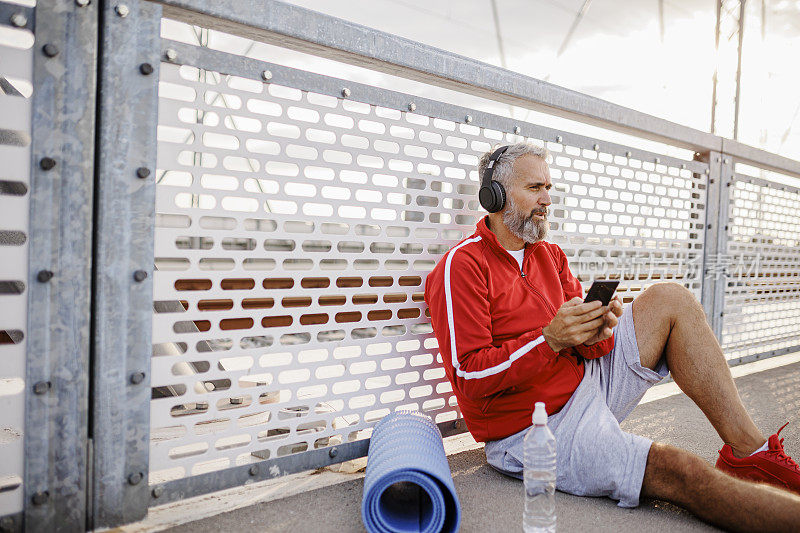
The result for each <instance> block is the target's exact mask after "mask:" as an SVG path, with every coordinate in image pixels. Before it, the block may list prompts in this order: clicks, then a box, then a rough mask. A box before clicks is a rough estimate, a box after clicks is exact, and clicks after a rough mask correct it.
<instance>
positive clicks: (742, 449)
mask: <svg viewBox="0 0 800 533" xmlns="http://www.w3.org/2000/svg"><path fill="white" fill-rule="evenodd" d="M766 443H767V440H766V439H763V440H761V442H759V443H758V444H755V443H750V444H749V445H734V444H731V451H732V452H733V456H734V457H736V458H737V459H743V458H745V457H748V456H750V455H752V454H753V453H754V452H755V451H756V450H758V449H759V448H761V447H762V446H764V445H765V444H766Z"/></svg>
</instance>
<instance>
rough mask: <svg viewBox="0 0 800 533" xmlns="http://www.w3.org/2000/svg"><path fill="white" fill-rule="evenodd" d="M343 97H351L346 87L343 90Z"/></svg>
mask: <svg viewBox="0 0 800 533" xmlns="http://www.w3.org/2000/svg"><path fill="white" fill-rule="evenodd" d="M342 96H344V97H345V98H347V97H348V96H350V89H348V88H347V87H345V88H344V89H342Z"/></svg>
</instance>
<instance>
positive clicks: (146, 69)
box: [139, 63, 153, 76]
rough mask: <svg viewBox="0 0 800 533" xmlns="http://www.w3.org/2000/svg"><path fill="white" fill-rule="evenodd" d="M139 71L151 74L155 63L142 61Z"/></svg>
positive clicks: (146, 74)
mask: <svg viewBox="0 0 800 533" xmlns="http://www.w3.org/2000/svg"><path fill="white" fill-rule="evenodd" d="M139 72H141V73H142V74H144V75H145V76H149V75H150V74H152V73H153V65H151V64H150V63H142V64H141V65H139Z"/></svg>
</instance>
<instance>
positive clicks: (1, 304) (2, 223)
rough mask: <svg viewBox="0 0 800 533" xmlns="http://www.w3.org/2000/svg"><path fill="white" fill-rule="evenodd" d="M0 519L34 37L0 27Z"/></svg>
mask: <svg viewBox="0 0 800 533" xmlns="http://www.w3.org/2000/svg"><path fill="white" fill-rule="evenodd" d="M0 31H2V32H6V33H5V36H6V37H7V36H9V35H12V36H13V38H14V41H12V42H17V43H19V45H20V47H19V48H18V47H11V46H7V45H0V57H2V61H1V62H0V161H2V162H3V168H2V171H0V457H1V458H2V460H0V516H4V515H8V514H13V513H17V512H19V511H22V495H23V494H22V480H23V429H24V427H25V350H26V341H25V337H26V331H27V314H28V305H27V291H26V281H25V280H26V279H27V277H28V228H29V224H28V209H29V205H30V200H29V194H28V191H29V189H30V157H31V156H30V138H31V137H30V132H31V105H30V95H31V88H32V87H31V78H32V66H33V61H32V52H31V46H32V45H33V35H32V34H31V33H30V32H28V31H26V30H11V29H10V28H6V27H5V26H0Z"/></svg>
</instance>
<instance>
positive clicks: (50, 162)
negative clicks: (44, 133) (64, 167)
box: [39, 157, 56, 170]
mask: <svg viewBox="0 0 800 533" xmlns="http://www.w3.org/2000/svg"><path fill="white" fill-rule="evenodd" d="M55 166H56V160H55V159H53V158H52V157H43V158H41V159H40V160H39V168H41V169H42V170H52V169H53V167H55Z"/></svg>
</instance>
